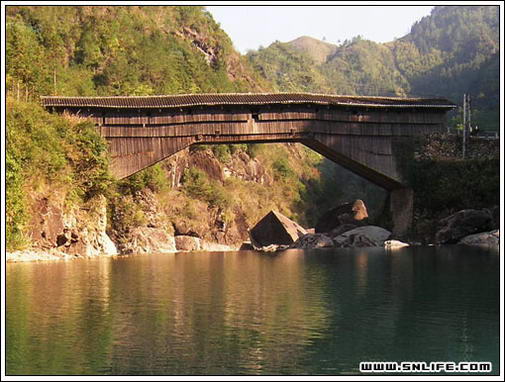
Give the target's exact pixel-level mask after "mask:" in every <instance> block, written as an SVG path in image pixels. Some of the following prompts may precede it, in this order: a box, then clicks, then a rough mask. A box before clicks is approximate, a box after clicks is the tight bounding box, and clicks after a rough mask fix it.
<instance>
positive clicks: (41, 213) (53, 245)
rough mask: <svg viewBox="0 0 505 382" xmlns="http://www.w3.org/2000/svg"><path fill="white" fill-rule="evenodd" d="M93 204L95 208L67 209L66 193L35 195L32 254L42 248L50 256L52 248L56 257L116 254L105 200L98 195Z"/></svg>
mask: <svg viewBox="0 0 505 382" xmlns="http://www.w3.org/2000/svg"><path fill="white" fill-rule="evenodd" d="M91 204H92V205H93V208H92V209H83V208H77V207H74V208H71V209H68V210H65V208H64V195H59V194H58V193H56V194H53V195H50V196H45V197H40V198H37V197H35V200H34V202H33V207H32V211H31V216H32V219H31V224H30V231H29V235H30V239H31V242H32V246H33V249H34V252H33V253H37V251H40V250H43V251H45V252H46V253H47V254H48V255H50V253H51V251H52V252H54V253H55V254H56V257H58V256H59V254H60V253H66V254H68V255H70V256H78V257H80V256H84V257H91V256H99V255H102V254H103V255H116V254H117V253H118V251H117V249H116V246H115V244H114V243H113V242H112V240H111V239H110V238H109V236H108V235H107V233H106V228H107V211H106V200H105V198H104V197H103V196H101V197H96V198H95V199H94V200H93V201H92V202H91ZM53 257H54V256H53ZM59 257H63V256H59Z"/></svg>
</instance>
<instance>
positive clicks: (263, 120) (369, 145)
mask: <svg viewBox="0 0 505 382" xmlns="http://www.w3.org/2000/svg"><path fill="white" fill-rule="evenodd" d="M42 102H43V105H44V106H45V107H46V108H49V109H50V110H54V111H56V112H60V113H61V112H66V113H72V114H79V115H80V116H83V117H89V118H91V119H93V120H94V121H95V123H96V125H97V128H98V129H99V131H100V134H101V135H102V136H103V137H105V138H106V139H107V141H108V142H109V150H110V153H111V157H112V163H111V167H112V168H111V170H112V173H113V174H114V175H115V176H117V177H118V178H124V177H127V176H129V175H131V174H134V173H135V172H138V171H140V170H142V169H144V168H146V167H148V166H151V165H152V164H154V163H157V162H159V161H161V160H163V159H165V158H167V157H169V156H170V155H173V154H175V153H176V152H178V151H180V150H182V149H184V148H186V147H188V146H190V145H193V144H229V143H266V142H300V143H302V144H304V145H306V146H308V147H310V148H312V149H313V150H315V151H317V152H318V153H320V154H322V155H323V156H325V157H327V158H328V159H330V160H333V161H334V162H336V163H338V164H339V165H342V166H343V167H346V168H347V169H349V170H351V171H352V172H354V173H356V174H358V175H360V176H362V177H364V178H365V179H367V180H369V181H371V182H372V183H374V184H377V185H378V186H381V187H383V188H385V189H387V190H389V191H390V192H391V194H390V200H391V211H392V218H393V224H394V230H395V231H396V232H397V233H400V231H402V230H403V229H405V228H406V227H408V226H409V223H410V220H411V214H412V201H413V195H412V191H411V190H410V189H409V188H408V184H407V182H406V179H405V175H404V174H402V171H401V168H402V167H401V164H402V162H403V161H404V160H405V158H406V156H407V157H408V156H409V155H413V153H412V152H409V147H411V145H409V143H410V142H411V141H412V137H415V136H419V135H422V134H427V133H432V132H437V131H445V121H446V112H447V111H449V110H450V109H452V108H454V107H455V105H454V104H452V103H451V102H449V101H448V100H446V99H424V98H391V97H359V96H338V95H320V94H306V93H277V94H251V93H247V94H193V95H171V96H148V97H42ZM410 151H412V150H411V149H410Z"/></svg>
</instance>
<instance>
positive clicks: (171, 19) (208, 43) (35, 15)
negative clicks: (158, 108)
mask: <svg viewBox="0 0 505 382" xmlns="http://www.w3.org/2000/svg"><path fill="white" fill-rule="evenodd" d="M6 9H7V28H6V33H7V49H6V52H7V57H6V59H7V87H8V89H10V90H11V91H14V92H17V88H18V86H19V87H20V88H21V89H25V88H27V89H28V92H29V93H30V94H31V95H34V96H37V95H40V94H45V95H47V94H56V95H67V96H70V95H87V96H90V95H119V94H121V95H125V94H128V95H150V94H177V93H190V92H191V93H202V92H235V91H237V92H240V91H251V90H253V91H261V90H264V89H265V88H266V86H267V85H265V83H264V81H262V80H261V78H259V76H257V75H256V74H255V73H254V71H252V70H251V69H250V68H249V65H248V63H247V61H246V60H245V59H244V58H243V57H241V56H240V55H239V54H238V53H237V52H236V51H234V50H233V47H232V42H231V40H230V38H229V37H228V35H226V33H224V32H223V30H222V29H221V28H220V27H219V25H218V24H217V23H216V22H215V21H214V19H213V18H212V16H211V15H210V14H209V13H208V12H206V11H205V10H204V9H203V7H189V6H188V7H150V6H149V7H139V6H113V7H96V6H75V7H74V6H63V7H62V6H57V7H52V6H44V7H40V6H30V7H24V6H8V7H7V8H6Z"/></svg>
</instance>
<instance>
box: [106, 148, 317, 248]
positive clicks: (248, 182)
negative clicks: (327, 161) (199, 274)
mask: <svg viewBox="0 0 505 382" xmlns="http://www.w3.org/2000/svg"><path fill="white" fill-rule="evenodd" d="M216 147H218V146H215V147H214V150H213V148H211V147H206V146H204V147H201V148H199V147H196V148H193V149H187V150H184V151H182V152H180V153H178V154H176V155H174V156H172V157H170V158H168V159H167V160H166V161H164V162H162V164H161V166H160V168H161V171H162V177H163V178H164V179H166V180H167V184H166V186H165V187H164V188H163V189H161V190H155V191H152V190H151V189H149V188H142V189H140V190H138V191H137V192H135V193H133V194H129V195H121V196H119V197H117V198H115V199H113V200H112V202H111V206H110V207H111V212H112V218H111V224H110V226H109V233H110V235H111V237H112V239H113V240H114V242H116V243H117V244H118V248H119V250H120V251H121V252H149V251H156V250H158V251H160V250H161V251H163V250H164V249H165V247H166V244H163V243H168V242H172V240H173V244H169V245H168V247H167V248H172V247H173V249H178V250H181V249H184V248H185V244H181V245H180V243H182V237H185V238H186V239H184V240H186V241H187V240H188V239H187V238H188V237H190V238H194V239H196V240H197V242H198V243H197V248H193V249H207V250H209V249H212V247H211V245H214V246H215V245H217V247H215V248H217V249H222V248H224V247H222V246H227V247H228V248H238V247H240V244H241V243H243V242H244V241H246V240H248V230H249V228H251V227H252V226H253V225H254V224H255V223H256V222H257V221H258V220H259V219H260V218H261V217H262V216H263V215H264V214H266V213H267V212H268V211H270V210H271V209H277V210H280V211H283V212H284V213H286V214H288V215H289V216H291V217H295V218H297V219H301V220H302V221H303V222H304V223H307V218H306V216H305V215H304V211H305V207H306V206H308V205H311V203H313V201H312V200H311V199H310V198H308V197H307V196H306V195H301V194H303V193H304V192H305V187H304V183H303V182H306V183H307V182H310V181H313V182H318V181H319V177H320V172H319V171H318V169H317V166H318V164H319V163H320V161H321V158H320V157H318V156H317V155H315V154H314V153H311V152H309V151H308V150H307V149H305V148H303V147H302V146H300V145H282V144H279V145H273V146H271V147H265V146H261V147H256V148H254V149H251V148H250V147H247V146H246V145H240V146H239V147H238V148H237V147H236V148H234V149H232V151H233V152H226V154H227V155H224V154H223V153H222V152H220V151H218V150H219V148H218V149H217V150H216ZM248 151H249V152H248ZM253 155H256V156H255V157H253ZM279 158H288V159H285V161H279ZM279 163H281V164H282V165H284V166H285V167H281V170H279V166H280V165H279ZM276 166H277V167H276ZM304 198H305V200H304ZM132 209H133V210H135V211H134V212H132V211H131V210H132ZM128 216H136V217H137V218H136V219H131V218H129V217H128ZM125 222H128V223H127V224H125ZM153 235H155V236H156V235H157V237H158V238H159V240H158V241H159V243H158V244H153V242H152V241H153V240H156V239H152V238H153ZM167 235H168V236H169V237H170V238H167ZM172 237H174V239H172ZM147 238H151V239H150V240H151V241H149V240H148V239H147ZM171 246H172V247H171Z"/></svg>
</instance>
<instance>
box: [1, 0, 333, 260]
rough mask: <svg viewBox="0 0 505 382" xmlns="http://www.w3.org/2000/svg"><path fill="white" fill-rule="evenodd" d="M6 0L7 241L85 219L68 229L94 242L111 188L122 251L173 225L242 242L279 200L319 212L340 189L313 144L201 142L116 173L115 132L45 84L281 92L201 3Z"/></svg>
mask: <svg viewBox="0 0 505 382" xmlns="http://www.w3.org/2000/svg"><path fill="white" fill-rule="evenodd" d="M6 10H7V20H6V21H7V24H6V31H7V36H6V37H7V40H6V74H7V81H6V82H7V132H6V133H7V134H6V135H7V152H6V185H7V219H6V227H7V230H6V233H7V235H6V236H7V246H8V248H9V250H13V249H19V248H24V247H30V246H35V247H39V248H40V247H43V248H46V249H47V248H51V246H54V247H55V246H56V245H57V243H56V236H57V235H64V233H63V232H61V231H58V230H61V229H63V225H64V224H67V225H68V224H70V223H69V222H74V223H72V224H74V225H77V226H75V227H74V226H72V227H70V228H68V227H67V228H68V229H67V228H65V229H66V230H70V229H72V230H73V231H72V232H73V234H74V236H76V237H79V238H80V239H79V240H80V241H79V243H77V244H79V245H80V244H82V245H84V244H83V243H85V242H86V241H87V242H88V244H89V243H90V242H96V240H98V239H99V238H100V237H102V236H100V235H101V234H100V232H98V231H100V230H102V231H103V227H101V228H96V227H97V222H100V221H103V220H104V216H103V211H101V212H100V208H98V206H100V205H102V206H103V203H102V202H100V199H104V197H105V198H106V199H107V203H106V204H107V206H108V207H107V210H108V213H109V219H108V223H109V226H108V227H107V231H108V233H109V234H110V235H111V237H112V238H113V240H115V243H116V244H117V245H118V247H119V248H120V249H121V250H123V249H124V248H125V247H127V246H128V245H130V244H131V243H132V242H135V243H136V242H141V241H142V242H143V243H144V244H145V243H148V244H146V245H148V248H151V250H153V249H152V243H151V244H149V243H150V241H149V240H151V238H153V237H161V238H165V237H166V235H167V234H168V235H172V234H174V233H175V232H177V233H179V234H181V232H191V235H194V234H198V235H199V237H200V238H202V240H203V239H205V240H208V241H210V242H212V241H214V242H219V243H221V244H232V245H237V244H238V243H240V242H241V240H244V239H246V238H247V228H248V227H250V226H251V225H252V224H254V223H255V222H256V221H257V220H259V219H260V218H261V217H262V216H263V215H264V214H266V213H267V212H268V211H269V210H270V209H276V210H278V211H280V212H281V213H284V214H285V215H288V216H290V217H292V218H295V219H297V220H299V221H300V222H301V223H302V224H305V223H307V224H309V223H310V224H313V220H314V217H315V215H316V213H317V212H318V211H319V210H317V209H316V208H314V204H315V203H316V202H317V203H318V205H322V204H324V203H325V201H326V202H327V201H328V200H329V198H328V197H325V192H327V190H329V189H331V182H330V181H329V180H328V179H327V182H326V183H324V182H323V180H322V179H321V173H320V171H319V170H318V166H319V165H320V164H321V160H322V158H321V156H319V155H317V154H315V153H314V152H311V151H310V150H308V149H304V148H303V147H302V146H301V145H299V146H296V147H295V146H293V145H283V144H279V145H273V146H268V149H266V148H265V146H258V145H215V146H197V147H192V148H191V149H189V150H184V151H182V152H180V153H178V154H177V155H174V156H172V157H171V158H169V159H168V160H167V161H164V162H161V163H159V164H157V165H155V166H152V167H150V168H148V169H146V170H143V171H141V172H139V173H137V174H135V175H133V176H131V177H129V178H127V179H125V180H122V181H118V180H115V179H113V178H112V177H111V176H110V174H109V173H108V156H107V146H106V142H104V140H103V139H101V138H100V137H99V136H98V133H97V131H96V129H94V125H93V124H92V123H91V122H89V121H85V120H84V121H83V120H82V119H80V118H70V117H68V116H60V115H53V114H50V113H48V112H47V111H46V110H44V109H43V108H42V107H41V106H40V102H39V96H40V95H53V94H54V95H62V96H79V95H83V96H95V95H104V96H113V95H151V94H178V93H203V92H261V91H270V90H272V85H271V84H270V83H269V82H268V81H267V80H265V79H263V78H262V76H261V75H259V74H258V73H257V72H255V71H254V70H253V69H252V68H251V66H250V64H249V62H248V60H247V59H246V57H243V56H241V55H240V54H239V53H238V52H236V51H235V50H234V49H233V46H232V42H231V40H230V38H229V37H228V36H227V35H226V33H225V32H224V31H223V30H222V29H221V28H220V26H219V25H218V24H217V23H216V22H215V21H214V19H213V17H212V15H211V14H210V13H208V12H207V11H206V10H205V9H204V8H203V7H198V6H191V7H189V6H188V7H184V6H160V7H151V6H147V7H141V6H8V7H7V8H6ZM274 181H275V187H272V185H273V182H274ZM331 198H332V199H331V200H332V201H333V200H334V198H335V193H334V192H332V193H331ZM146 201H147V202H146ZM154 206H157V208H156V211H154V212H153V208H154ZM97 214H98V215H99V216H98V217H97ZM100 214H101V215H100ZM48 216H50V218H48ZM63 217H64V218H63ZM49 226H50V227H51V228H50V229H49V228H48V227H49ZM224 227H225V228H224ZM95 228H96V229H95ZM90 232H97V234H96V235H95V237H94V238H93V237H92V235H91V234H90ZM102 233H103V232H102ZM133 235H137V236H135V237H134V236H133ZM97 237H98V239H96V238H97ZM142 238H143V239H142ZM100 240H101V239H100ZM77 244H76V245H77ZM86 245H87V244H86ZM161 245H166V243H165V244H163V243H161ZM149 246H150V247H149ZM130 249H131V248H130ZM80 251H81V252H82V251H83V249H82V248H81V250H80Z"/></svg>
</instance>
